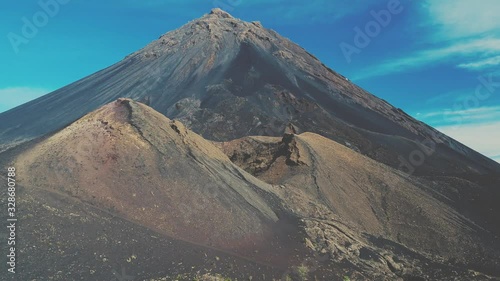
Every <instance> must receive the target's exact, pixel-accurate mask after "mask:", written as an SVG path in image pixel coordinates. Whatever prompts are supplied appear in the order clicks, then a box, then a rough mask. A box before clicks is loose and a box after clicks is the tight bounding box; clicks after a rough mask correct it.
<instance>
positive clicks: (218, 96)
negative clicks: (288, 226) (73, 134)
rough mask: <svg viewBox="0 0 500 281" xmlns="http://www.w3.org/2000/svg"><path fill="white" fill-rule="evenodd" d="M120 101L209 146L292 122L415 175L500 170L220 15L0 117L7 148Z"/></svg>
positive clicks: (295, 50)
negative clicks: (149, 110) (173, 123)
mask: <svg viewBox="0 0 500 281" xmlns="http://www.w3.org/2000/svg"><path fill="white" fill-rule="evenodd" d="M119 97H128V98H132V99H134V100H137V101H142V102H145V103H147V104H148V105H150V106H151V107H153V108H154V109H155V110H157V111H159V112H160V113H162V114H164V115H166V116H168V117H170V118H176V119H179V120H181V121H182V122H183V123H184V124H186V126H187V127H188V128H190V129H192V130H193V131H195V132H196V133H198V134H200V135H202V136H203V137H205V138H207V139H210V140H218V141H223V140H231V139H235V138H239V137H244V136H248V135H271V136H280V135H281V134H282V133H283V130H284V128H285V126H286V125H287V124H289V123H292V124H294V126H295V127H296V129H297V130H298V131H310V132H315V133H318V134H321V135H323V136H326V137H328V138H330V139H333V140H335V141H337V142H339V143H341V144H345V145H348V146H350V147H351V148H352V149H354V150H356V151H361V152H362V153H363V154H365V155H368V156H369V157H371V158H373V159H375V160H377V161H379V162H383V163H386V164H389V165H390V166H392V167H400V168H401V169H404V170H407V171H411V172H414V173H415V174H420V175H442V174H443V173H445V174H454V175H458V176H460V177H462V178H466V179H473V180H478V179H477V177H489V176H491V174H497V175H498V173H500V165H498V163H496V162H493V161H492V160H490V159H488V158H486V157H484V156H482V155H480V154H478V153H477V152H475V151H473V150H471V149H469V148H467V147H465V146H464V145H462V144H460V143H458V142H456V141H454V140H452V139H451V138H449V137H447V136H445V135H443V134H441V133H439V132H437V131H436V130H434V129H432V128H430V127H428V126H427V125H425V124H423V123H421V122H419V121H417V120H415V119H413V118H411V117H410V116H408V115H406V114H405V113H404V112H403V111H402V110H400V109H397V108H395V107H393V106H391V105H390V104H388V103H387V102H385V101H383V100H381V99H378V98H376V97H374V96H373V95H371V94H369V93H367V92H366V91H364V90H362V89H361V88H359V87H357V86H356V85H354V84H352V83H351V82H349V81H348V80H347V79H346V78H345V77H343V76H341V75H339V74H337V73H336V72H334V71H332V70H331V69H329V68H327V67H326V66H324V65H323V64H322V63H321V62H320V61H318V60H317V59H316V58H315V57H314V56H312V55H311V54H309V53H308V52H306V51H305V50H304V49H302V48H301V47H299V46H297V45H296V44H294V43H293V42H291V41H290V40H288V39H286V38H283V37H282V36H280V35H279V34H277V33H276V32H274V31H272V30H269V29H265V28H263V27H262V25H261V24H260V23H258V22H252V23H250V22H244V21H241V20H239V19H235V18H233V17H232V16H230V15H229V14H227V13H225V12H223V11H221V10H218V9H215V10H213V11H212V12H211V13H210V14H207V15H205V16H203V17H202V18H200V19H197V20H195V21H192V22H189V23H188V24H186V25H184V26H182V27H181V28H179V29H178V30H174V31H172V32H169V33H166V34H165V35H162V36H161V37H160V38H159V39H158V40H156V41H154V42H152V43H151V44H149V45H148V46H146V47H145V48H143V49H142V50H139V51H138V52H135V53H133V54H131V55H129V56H127V57H126V58H125V59H123V60H122V61H120V62H119V63H117V64H115V65H112V66H110V67H109V68H106V69H104V70H102V71H99V72H97V73H95V74H93V75H91V76H89V77H86V78H84V79H82V80H80V81H77V82H75V83H73V84H71V85H68V86H66V87H64V88H62V89H60V90H57V91H55V92H53V93H51V94H49V95H47V96H44V97H42V98H39V99H37V100H35V101H32V102H30V103H27V104H25V105H22V106H20V107H18V108H15V109H13V110H11V111H8V112H5V113H3V114H0V149H1V150H5V149H6V148H8V147H11V146H13V145H15V144H18V143H20V142H23V141H26V140H29V139H32V138H35V137H37V136H41V135H44V134H46V133H49V132H52V131H56V130H59V129H61V128H62V127H64V126H66V125H67V124H70V123H71V122H73V121H75V120H76V119H78V118H80V117H81V116H83V115H85V114H87V113H89V112H90V111H92V110H95V109H96V108H98V107H100V106H102V105H104V104H106V103H109V102H111V101H113V100H116V99H117V98H119ZM421 141H425V143H426V145H427V146H429V147H431V150H432V152H431V153H429V154H430V155H429V156H425V158H426V159H425V165H412V166H409V165H405V164H406V163H404V162H401V160H400V157H402V158H403V159H406V160H407V161H408V159H409V157H410V155H411V153H412V152H415V151H420V152H421V151H422V150H425V147H424V148H423V147H422V146H421V145H419V144H418V143H419V142H421ZM417 162H419V161H417ZM413 169H415V170H416V171H413ZM479 180H483V179H482V178H481V179H479Z"/></svg>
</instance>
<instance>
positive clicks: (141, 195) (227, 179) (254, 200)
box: [0, 99, 500, 281]
mask: <svg viewBox="0 0 500 281" xmlns="http://www.w3.org/2000/svg"><path fill="white" fill-rule="evenodd" d="M217 146H218V147H220V148H222V150H221V149H219V148H218V147H217ZM223 151H225V152H226V154H227V155H228V156H229V157H228V156H226V154H224V153H223ZM0 156H1V158H0V159H1V160H2V163H1V166H2V167H4V166H6V165H12V166H15V167H17V183H18V186H19V192H18V198H19V202H18V204H19V210H20V211H19V222H20V223H19V226H20V227H19V229H18V233H19V245H18V253H19V265H18V266H19V275H18V276H16V278H17V277H22V279H21V280H32V279H35V278H40V277H41V276H42V277H44V278H49V279H51V280H108V279H109V278H111V277H113V274H114V273H113V272H117V273H119V274H123V272H122V268H123V270H124V272H125V274H130V275H131V276H136V278H135V279H133V280H193V279H194V278H195V277H197V276H198V277H201V276H203V275H205V274H211V275H215V274H221V275H222V276H225V277H230V278H233V279H236V278H238V280H250V276H251V280H273V279H274V280H283V281H284V280H341V278H343V276H350V277H351V278H352V280H494V279H492V278H493V277H491V276H499V275H500V272H498V268H499V260H500V258H499V254H500V251H499V246H498V245H499V242H498V238H497V237H494V236H493V235H491V234H490V233H489V232H488V231H487V230H485V229H483V228H482V227H481V226H479V225H478V224H477V223H476V222H475V221H474V220H473V219H471V218H469V217H468V216H467V215H466V214H464V213H463V212H461V211H460V210H459V209H458V208H457V206H455V205H454V202H452V200H451V199H450V198H447V197H446V196H444V195H443V194H442V193H440V192H437V191H436V188H435V186H434V185H433V183H430V182H427V181H423V180H421V179H417V178H411V177H410V178H407V177H406V176H405V174H404V173H401V172H399V171H397V170H395V169H393V168H390V167H388V166H386V165H384V164H381V163H378V162H376V161H373V160H371V159H369V158H367V157H365V156H363V155H361V154H359V153H357V152H355V151H353V150H351V149H349V148H346V147H344V146H342V145H340V144H338V143H336V142H334V141H332V140H329V139H326V138H324V137H321V136H319V135H316V134H312V133H304V134H301V135H293V134H288V135H286V136H285V137H284V138H283V140H281V139H279V138H270V137H252V138H246V139H240V140H236V141H233V142H226V143H217V144H212V143H211V142H209V141H206V140H205V139H203V138H202V137H200V136H198V135H197V134H195V133H193V132H192V131H189V130H187V129H186V128H184V126H183V125H182V123H180V122H178V121H171V120H169V119H168V118H166V117H164V116H163V115H161V114H160V113H158V112H155V111H154V110H152V109H151V108H149V107H147V106H145V105H143V104H140V103H137V102H134V101H132V100H129V99H119V100H117V101H115V102H113V103H110V104H108V105H106V106H104V107H102V108H100V109H98V110H96V111H94V112H92V113H90V114H88V115H86V116H84V117H83V118H81V119H79V120H78V121H76V122H74V123H72V124H70V125H69V126H67V127H66V128H64V129H62V130H60V131H58V132H56V133H54V134H52V135H50V136H47V137H45V138H43V139H39V140H36V141H33V142H31V143H27V144H24V145H21V146H18V147H16V148H15V149H11V150H9V151H7V152H4V153H1V154H0ZM231 160H232V161H231ZM236 164H237V165H239V166H241V168H240V167H238V166H237V165H236ZM244 169H245V170H248V172H250V173H252V174H254V175H255V176H256V177H254V176H252V175H251V174H249V173H247V172H245V171H244ZM2 198H6V196H2ZM2 200H4V199H2ZM2 203H4V202H2ZM110 276H111V277H110ZM162 278H163V279H162ZM208 280H210V279H208ZM211 280H214V279H211ZM215 280H216V279H215Z"/></svg>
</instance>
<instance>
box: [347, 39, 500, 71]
mask: <svg viewBox="0 0 500 281" xmlns="http://www.w3.org/2000/svg"><path fill="white" fill-rule="evenodd" d="M491 54H495V55H496V54H500V39H496V38H481V39H472V40H468V41H465V42H460V43H458V44H454V45H448V46H444V47H438V48H434V49H427V50H421V51H417V52H415V53H413V54H411V55H408V56H403V57H400V58H395V59H394V58H391V59H387V60H386V61H383V62H381V63H379V64H377V65H375V66H372V67H369V68H367V69H364V70H363V71H360V73H361V74H359V75H357V76H354V77H353V78H352V80H355V81H356V80H362V79H366V78H371V77H376V76H383V75H387V74H393V73H398V72H401V71H407V70H411V69H416V68H421V67H423V66H428V65H430V64H432V65H434V66H435V65H436V64H438V63H441V64H445V63H453V62H454V61H458V60H460V61H463V60H469V61H470V60H472V61H473V62H472V63H471V64H474V63H476V64H478V66H479V64H480V62H481V61H480V62H477V61H476V60H477V59H478V57H482V56H486V55H491ZM489 59H490V58H488V59H484V61H483V63H487V60H489ZM490 62H491V61H490ZM465 65H466V64H464V63H461V64H459V65H458V66H459V67H462V68H463V67H464V66H465ZM483 66H485V65H483ZM490 66H491V65H490ZM469 68H471V67H469ZM482 68H484V67H482Z"/></svg>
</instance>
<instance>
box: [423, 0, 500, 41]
mask: <svg viewBox="0 0 500 281" xmlns="http://www.w3.org/2000/svg"><path fill="white" fill-rule="evenodd" d="M422 7H423V8H424V9H425V11H426V12H427V14H428V15H429V18H428V22H429V24H432V25H434V26H436V28H437V29H438V32H437V33H436V36H435V38H436V39H440V38H441V39H444V40H448V39H452V38H465V37H470V36H474V37H475V36H478V35H484V34H487V33H488V34H491V33H496V32H498V31H499V30H500V22H499V21H498V11H500V1H498V0H481V1H479V2H478V1H475V0H440V1H435V0H426V1H424V4H423V6H422Z"/></svg>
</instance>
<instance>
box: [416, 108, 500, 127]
mask: <svg viewBox="0 0 500 281" xmlns="http://www.w3.org/2000/svg"><path fill="white" fill-rule="evenodd" d="M416 116H417V118H418V119H420V120H422V121H424V122H426V123H428V124H431V125H434V126H438V127H439V126H450V127H457V128H458V127H460V126H462V125H464V124H478V123H488V122H494V121H497V120H500V106H483V107H474V108H468V109H459V110H452V109H444V110H435V111H429V112H424V113H417V114H416Z"/></svg>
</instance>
